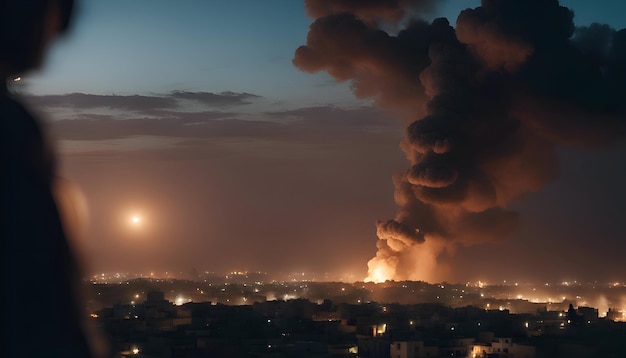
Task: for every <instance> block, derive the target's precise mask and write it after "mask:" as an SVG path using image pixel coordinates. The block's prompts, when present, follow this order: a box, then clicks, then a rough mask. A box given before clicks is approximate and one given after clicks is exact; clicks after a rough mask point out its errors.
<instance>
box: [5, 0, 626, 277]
mask: <svg viewBox="0 0 626 358" xmlns="http://www.w3.org/2000/svg"><path fill="white" fill-rule="evenodd" d="M513 3H514V2H511V4H513ZM533 3H537V4H536V6H537V7H536V8H533V9H531V10H529V12H528V13H524V12H520V11H518V9H516V8H515V6H512V10H511V9H507V8H506V7H498V6H496V5H494V2H492V1H484V2H483V7H482V8H481V9H478V10H473V11H465V12H463V13H462V14H463V15H462V16H461V17H459V14H461V12H462V11H463V10H465V9H467V8H472V9H474V8H478V7H479V6H480V5H481V4H480V2H479V1H468V0H458V1H453V0H448V1H412V0H405V1H391V2H389V4H387V5H386V6H384V8H376V6H375V5H374V7H373V8H368V7H367V6H366V5H362V4H361V3H358V2H345V4H347V5H345V7H342V6H338V7H333V6H332V5H331V2H330V1H317V2H316V1H304V2H301V1H293V0H276V1H272V2H269V3H267V2H259V1H255V0H245V1H243V0H242V1H237V2H207V1H186V2H183V3H174V2H168V1H147V0H146V1H144V0H136V1H117V0H116V1H98V0H84V1H82V2H81V3H80V4H79V5H80V6H79V9H78V13H77V18H76V22H75V24H74V26H73V29H72V33H71V35H70V36H69V37H68V38H66V39H64V40H62V42H59V43H57V44H55V46H54V47H53V49H52V53H51V57H50V58H49V61H48V62H47V64H46V66H45V68H44V69H43V70H42V71H40V72H38V73H33V74H29V75H25V76H22V78H21V80H20V81H19V82H16V83H15V84H13V85H12V87H13V88H14V90H15V91H17V92H20V93H21V94H23V95H24V97H25V98H26V100H27V101H28V102H29V103H31V104H32V105H33V107H34V108H36V109H37V111H38V112H40V113H41V114H42V115H43V116H44V117H45V118H46V119H47V121H46V124H47V129H48V130H49V131H50V133H51V135H52V137H53V138H54V140H55V142H54V145H55V146H56V149H57V151H58V153H59V162H60V163H59V165H60V169H61V174H62V176H63V177H64V178H66V179H67V181H66V182H65V186H66V188H65V190H64V191H63V192H64V193H65V195H66V197H67V200H63V199H61V200H60V202H61V206H64V205H63V204H64V203H65V204H67V205H68V206H69V207H70V209H69V210H66V212H71V213H73V214H71V215H70V216H72V218H70V219H68V221H69V222H71V223H73V225H72V226H71V227H70V231H71V232H72V233H74V235H73V236H74V237H75V238H76V241H77V243H78V245H79V246H80V247H81V248H82V250H83V252H84V254H83V257H82V259H83V260H82V261H83V262H84V264H85V268H86V271H87V274H88V275H93V274H94V273H98V272H150V271H158V272H164V271H168V270H170V271H175V272H176V271H182V272H188V271H189V270H191V269H192V268H194V267H195V268H198V270H201V271H204V270H209V271H216V272H222V271H224V272H225V271H230V270H241V271H264V272H274V273H280V272H283V273H284V272H307V273H317V275H318V277H320V278H322V277H324V274H326V275H330V276H332V277H333V278H334V277H344V278H347V279H348V280H351V281H363V280H369V281H384V280H386V279H396V280H409V279H410V280H425V281H428V282H440V281H444V280H445V281H449V282H461V283H464V282H467V281H472V282H475V281H478V280H487V281H489V282H501V281H503V280H509V282H515V281H520V282H535V283H542V282H548V281H550V282H562V281H574V280H578V281H581V282H582V281H594V280H599V281H601V282H612V281H620V282H623V281H624V280H625V279H626V278H625V277H624V272H626V260H624V253H625V252H626V240H624V236H625V234H626V230H625V229H624V225H623V218H624V214H623V213H625V212H626V188H625V187H624V185H623V182H624V180H626V166H625V165H624V160H623V159H624V158H625V155H626V146H625V145H624V141H623V138H624V118H625V108H624V103H625V97H626V91H625V88H626V77H625V75H624V74H625V73H626V70H625V68H624V63H625V61H623V60H624V59H625V58H626V52H625V49H626V34H625V32H624V30H621V31H620V29H623V28H625V27H626V19H624V17H623V16H622V15H621V14H623V13H625V12H626V7H625V4H624V3H622V2H620V1H611V0H598V1H595V2H589V1H583V0H568V1H566V0H563V1H560V2H559V3H560V5H561V6H565V7H568V8H570V9H571V11H573V15H574V17H573V23H574V24H575V25H576V26H577V27H578V29H577V30H574V28H570V26H568V24H569V23H568V16H570V15H569V14H570V13H569V11H566V10H565V9H564V8H559V3H557V2H556V1H545V2H537V1H533ZM358 4H361V5H358ZM383 10H384V11H383ZM532 10H534V11H536V12H532ZM511 11H513V12H511ZM500 12H501V13H500ZM512 13H514V14H515V17H514V18H515V19H519V21H518V22H514V23H513V24H512V25H510V23H508V22H506V21H505V22H502V21H503V20H502V19H504V20H506V19H508V18H507V16H510V15H511V14H512ZM490 14H500V15H501V17H498V16H495V17H494V18H495V20H493V19H491V18H490V17H489V16H490ZM537 14H542V15H541V16H539V15H537ZM535 15H536V16H535ZM537 16H538V17H537ZM441 17H445V18H447V19H448V21H449V24H448V23H446V22H445V21H444V20H435V19H437V18H441ZM457 17H458V18H459V20H457ZM418 19H421V20H423V21H421V22H420V21H418ZM412 20H415V21H412ZM433 20H435V21H434V22H433ZM498 21H500V22H498ZM542 21H543V22H542ZM593 23H601V24H606V25H608V26H599V25H594V26H591V24H593ZM537 24H539V25H537ZM509 25H510V26H509ZM580 27H586V28H584V29H581V28H580ZM528 28H533V29H535V30H533V31H530V32H528V33H527V32H524V31H525V30H526V29H528ZM455 29H456V32H455ZM568 29H569V30H571V31H572V34H570V33H568ZM402 30H405V31H402ZM516 31H518V32H516ZM573 34H576V36H574V37H573V38H575V39H576V41H571V43H570V37H572V36H573ZM455 36H456V37H455ZM407 43H410V45H407ZM432 43H437V44H438V45H437V46H438V47H437V46H435V47H433V48H435V49H434V50H433V48H430V47H429V46H430V45H431V44H432ZM491 45H492V46H494V47H495V48H496V50H493V51H492V50H491V47H489V46H491ZM558 46H563V47H558ZM551 49H558V51H557V50H554V51H555V52H554V53H552V52H550V51H551ZM564 49H565V50H564ZM568 51H569V52H568ZM557 52H558V53H559V54H563V53H564V55H561V56H557V55H556V54H557ZM578 55H580V56H579V57H577V56H578ZM533 56H534V57H533ZM548 69H552V70H554V71H549V70H548ZM557 69H559V70H562V71H556V70H557ZM555 73H556V74H555ZM549 75H554V76H553V77H550V76H549ZM468 78H470V79H471V80H469V79H468ZM451 113H452V114H451ZM453 115H457V117H454V118H458V116H461V117H460V118H462V120H457V119H447V118H449V117H453ZM414 121H417V122H414ZM413 122H414V123H413ZM411 123H413V124H411ZM459 123H461V124H459ZM463 123H464V124H463ZM407 126H408V129H407ZM468 133H469V134H468ZM394 183H395V186H394ZM377 235H378V236H377ZM368 262H369V263H370V266H369V271H368ZM32 264H34V263H32Z"/></svg>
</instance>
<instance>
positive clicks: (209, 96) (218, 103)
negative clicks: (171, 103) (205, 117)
mask: <svg viewBox="0 0 626 358" xmlns="http://www.w3.org/2000/svg"><path fill="white" fill-rule="evenodd" d="M170 96H171V98H175V99H184V100H190V101H197V102H200V103H202V104H204V105H207V106H210V107H228V106H240V105H245V104H250V103H252V102H251V101H250V100H253V99H256V98H260V96H257V95H255V94H252V93H245V92H243V93H236V92H230V91H226V92H221V93H211V92H188V91H174V92H172V93H171V94H170Z"/></svg>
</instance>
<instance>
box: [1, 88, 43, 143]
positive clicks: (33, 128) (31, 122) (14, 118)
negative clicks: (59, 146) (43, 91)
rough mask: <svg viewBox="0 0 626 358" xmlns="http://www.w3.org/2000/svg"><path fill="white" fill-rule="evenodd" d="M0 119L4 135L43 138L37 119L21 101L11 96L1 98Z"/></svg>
mask: <svg viewBox="0 0 626 358" xmlns="http://www.w3.org/2000/svg"><path fill="white" fill-rule="evenodd" d="M0 117H1V119H2V129H3V132H4V134H8V135H12V136H15V135H25V136H33V135H34V136H37V137H40V136H41V132H40V128H39V125H38V123H37V120H36V119H35V117H34V116H33V115H32V114H31V113H30V111H29V110H28V109H27V108H26V107H25V106H24V105H23V104H22V103H21V102H20V101H19V99H17V98H15V97H14V96H12V95H10V94H4V95H1V96H0Z"/></svg>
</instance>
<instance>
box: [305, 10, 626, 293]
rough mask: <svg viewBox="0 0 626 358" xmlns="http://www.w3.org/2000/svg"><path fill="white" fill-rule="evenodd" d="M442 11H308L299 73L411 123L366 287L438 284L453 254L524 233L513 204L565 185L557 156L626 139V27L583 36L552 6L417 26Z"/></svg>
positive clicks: (594, 29) (595, 28) (569, 15)
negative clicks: (567, 149) (344, 86)
mask: <svg viewBox="0 0 626 358" xmlns="http://www.w3.org/2000/svg"><path fill="white" fill-rule="evenodd" d="M433 4H434V1H410V0H404V1H402V0H397V1H383V0H368V1H357V0H333V1H331V0H327V1H314V0H306V1H305V5H306V7H307V10H308V13H309V15H311V16H312V17H314V18H315V21H314V22H313V24H312V25H311V27H310V30H309V33H308V36H307V44H306V45H305V46H301V47H300V48H298V49H297V50H296V53H295V57H294V60H293V62H294V64H295V66H297V67H298V68H299V69H301V70H303V71H307V72H318V71H326V72H328V73H329V74H330V75H331V76H333V77H334V78H335V79H336V80H337V81H340V82H343V81H350V82H351V84H352V89H353V91H354V93H355V95H356V96H357V97H360V98H371V99H373V100H374V102H375V103H376V104H377V105H378V106H380V107H382V108H386V109H389V110H392V111H393V112H395V113H398V114H399V115H402V116H404V117H405V118H407V119H408V120H409V122H410V124H409V125H408V126H407V128H406V136H405V138H404V140H403V141H402V148H403V150H404V151H405V153H406V155H407V158H408V160H409V161H410V167H409V168H408V169H407V170H406V172H404V173H402V174H399V175H396V176H395V177H394V184H395V187H396V191H395V200H396V202H397V204H398V205H399V209H398V212H397V214H396V216H395V218H394V219H393V220H387V221H379V222H378V223H377V224H376V226H377V231H376V233H377V235H378V242H377V244H376V247H377V249H378V251H377V253H376V256H375V257H374V258H372V259H371V260H370V262H369V263H368V267H369V276H368V278H367V280H370V281H384V280H386V279H422V280H432V279H433V278H436V277H440V276H441V273H440V272H438V271H439V270H443V269H444V266H442V265H441V262H440V261H441V260H440V259H441V257H442V256H445V255H446V254H448V255H450V254H453V252H454V250H455V249H456V248H457V247H459V246H464V245H474V244H479V243H485V242H497V241H500V240H505V239H506V238H507V237H508V236H510V234H511V233H512V232H513V231H514V230H515V228H516V225H517V222H518V214H517V213H516V212H513V211H511V210H508V209H507V204H508V203H510V202H511V201H512V200H514V199H516V198H519V197H520V196H522V195H524V194H526V193H529V192H533V191H537V190H539V189H541V188H542V187H543V186H544V185H545V184H546V183H548V182H549V181H551V180H553V179H555V178H556V177H557V175H558V163H557V157H556V153H555V148H556V147H557V146H561V145H570V146H582V147H589V148H594V147H597V146H599V145H603V144H606V143H611V142H614V141H615V140H619V139H621V138H623V137H624V134H625V118H626V30H624V29H622V30H619V31H616V30H614V29H612V28H610V27H609V26H607V25H600V24H593V25H591V26H589V27H579V28H576V27H575V26H574V23H573V18H574V14H573V12H572V11H571V10H569V9H567V8H565V7H563V6H560V4H559V2H558V1H557V0H483V1H482V4H481V6H480V7H477V8H475V9H467V10H464V11H463V12H461V14H460V15H459V16H458V19H457V21H456V26H455V27H452V26H451V25H450V24H449V22H448V20H447V19H443V18H440V19H436V20H434V21H433V22H432V23H427V22H425V21H423V20H420V19H419V14H420V12H423V11H430V10H431V7H432V5H433ZM407 17H409V19H408V20H407ZM389 23H392V24H395V26H403V28H402V29H401V30H400V31H397V33H389V32H387V31H385V30H384V29H383V27H385V26H386V25H385V24H389ZM401 24H406V25H401ZM387 27H388V26H387Z"/></svg>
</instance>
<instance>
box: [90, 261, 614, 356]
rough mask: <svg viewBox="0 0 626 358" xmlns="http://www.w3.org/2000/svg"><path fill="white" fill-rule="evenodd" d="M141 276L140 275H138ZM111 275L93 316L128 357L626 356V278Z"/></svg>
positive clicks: (98, 289) (96, 287)
mask: <svg viewBox="0 0 626 358" xmlns="http://www.w3.org/2000/svg"><path fill="white" fill-rule="evenodd" d="M131 276H132V277H131ZM167 276H169V277H166V276H164V277H161V278H158V277H159V276H158V274H155V273H152V274H148V275H147V276H143V275H128V274H119V273H118V274H112V275H107V274H100V275H96V276H94V277H92V278H91V279H90V280H89V281H86V282H85V286H86V290H87V292H89V293H90V294H89V295H88V300H87V302H88V306H89V318H88V320H89V321H90V323H91V324H92V325H94V326H97V327H99V328H100V329H101V330H102V331H103V332H105V333H106V334H107V338H108V339H109V340H110V342H111V346H112V347H113V348H114V349H115V351H116V353H119V355H121V356H125V357H200V356H201V357H233V356H236V357H240V356H241V357H243V356H250V357H389V358H396V357H528V358H531V357H620V356H621V355H622V353H623V351H622V350H621V348H620V347H621V344H622V340H621V337H623V336H624V334H626V283H621V282H611V283H599V282H591V283H579V282H577V281H573V282H559V283H542V284H535V285H533V284H528V283H516V282H508V283H507V282H501V283H492V284H489V283H487V282H471V283H470V282H468V283H465V284H450V283H447V282H442V283H437V284H429V283H426V282H419V281H401V282H395V281H387V282H384V283H372V282H352V283H348V282H325V281H317V280H316V279H313V278H310V279H306V277H314V276H315V275H312V274H307V273H292V274H289V275H286V276H291V279H289V280H286V281H280V280H273V279H271V277H272V276H271V275H268V274H267V273H264V272H241V271H234V272H229V273H227V274H222V275H217V274H215V273H211V272H202V273H199V272H198V271H197V270H191V271H190V272H189V273H186V274H184V276H186V278H174V277H173V276H174V275H173V274H171V273H169V274H167Z"/></svg>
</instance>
